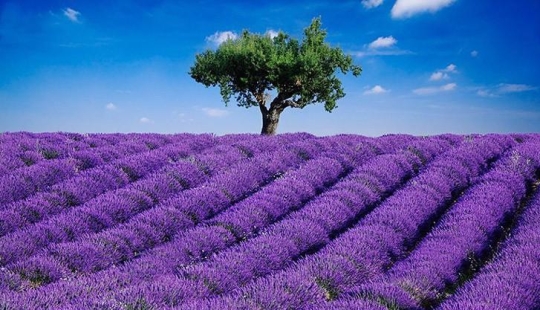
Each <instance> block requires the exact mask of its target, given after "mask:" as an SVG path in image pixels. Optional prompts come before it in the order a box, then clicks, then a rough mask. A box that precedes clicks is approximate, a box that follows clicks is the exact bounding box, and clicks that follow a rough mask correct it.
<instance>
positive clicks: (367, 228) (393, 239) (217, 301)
mask: <svg viewBox="0 0 540 310" xmlns="http://www.w3.org/2000/svg"><path fill="white" fill-rule="evenodd" d="M513 144H515V142H513V140H512V139H510V138H507V139H501V138H500V137H499V138H495V139H488V138H484V139H480V140H478V141H473V142H468V143H465V142H464V143H462V144H461V145H460V146H459V147H457V148H456V149H453V150H449V151H446V152H444V153H443V154H441V155H439V156H437V157H436V158H435V160H434V161H433V162H431V163H430V164H428V165H427V167H426V168H425V169H422V171H421V173H420V174H418V175H417V176H415V177H413V178H411V179H410V180H409V181H408V182H407V183H406V184H405V185H404V186H403V187H402V188H401V189H399V190H398V191H396V192H395V193H393V195H391V196H390V197H388V198H387V199H386V200H384V201H382V203H381V204H379V205H378V206H377V207H376V208H375V209H374V210H373V211H372V212H370V213H368V214H367V215H366V216H364V217H363V218H361V219H360V220H359V221H358V223H357V224H356V225H352V226H351V227H349V229H348V230H347V231H346V232H345V233H343V234H340V235H339V236H335V238H334V239H333V240H332V242H330V243H329V244H328V245H327V246H326V247H324V248H323V249H321V250H320V251H318V252H317V253H315V254H313V255H309V256H307V257H306V258H304V259H302V260H301V261H298V262H297V263H296V264H295V265H293V266H292V267H290V268H286V269H284V270H282V271H281V272H278V273H276V274H274V275H272V276H270V277H266V278H262V279H260V280H257V281H252V282H251V283H247V284H246V285H244V287H243V288H241V289H239V290H236V291H232V293H231V294H227V295H225V296H222V297H217V298H210V299H206V300H202V301H201V300H195V301H193V302H190V303H187V304H186V305H184V306H183V308H186V309H213V308H216V309H217V308H231V307H232V308H234V307H243V308H261V309H274V308H281V307H283V308H295V309H302V308H313V307H321V306H322V305H323V304H324V303H325V302H326V301H327V300H334V299H337V298H338V297H340V296H342V295H344V294H346V292H347V291H348V290H351V288H354V287H355V286H357V285H359V284H361V283H363V282H366V281H368V280H370V279H373V278H375V277H376V276H377V275H381V274H384V272H385V271H386V270H387V269H388V268H389V267H390V266H391V265H392V264H393V262H395V261H399V260H400V259H401V258H402V257H403V256H404V255H405V252H406V250H407V249H408V248H410V246H411V245H412V244H414V242H415V240H418V239H419V238H420V237H421V235H422V230H424V229H423V227H424V226H426V224H427V223H429V222H431V220H432V218H433V213H437V212H443V211H444V209H446V208H447V207H448V201H451V200H452V199H453V198H454V195H455V194H456V193H458V192H460V191H461V190H463V189H464V188H466V187H467V186H468V185H469V183H470V182H472V179H473V178H474V177H476V176H477V175H479V174H480V173H482V172H483V171H484V170H486V169H487V167H486V163H487V162H489V161H490V160H491V159H495V158H497V157H498V156H499V155H500V154H501V153H503V152H504V151H505V150H506V149H508V148H510V147H511V146H512V145H513ZM321 216H322V217H326V218H327V219H325V220H326V221H335V220H336V219H335V218H333V217H334V216H333V214H331V213H329V212H327V213H326V214H323V215H321ZM299 233H302V232H299ZM332 306H334V305H332Z"/></svg>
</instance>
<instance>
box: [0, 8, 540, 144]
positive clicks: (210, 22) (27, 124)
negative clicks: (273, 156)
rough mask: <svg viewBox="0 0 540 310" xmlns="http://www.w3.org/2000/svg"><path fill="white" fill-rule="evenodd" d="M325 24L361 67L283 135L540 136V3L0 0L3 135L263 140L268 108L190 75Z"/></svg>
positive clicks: (290, 122) (300, 113)
mask: <svg viewBox="0 0 540 310" xmlns="http://www.w3.org/2000/svg"><path fill="white" fill-rule="evenodd" d="M317 16H321V18H322V22H323V28H325V29H326V30H327V31H328V37H327V41H328V42H329V43H330V44H331V45H333V46H339V47H341V48H342V49H343V51H345V52H346V53H348V54H350V55H352V56H353V59H354V61H355V63H356V64H358V65H360V66H361V67H362V68H363V73H362V75H361V76H360V77H358V78H354V77H353V76H352V75H345V76H342V81H343V85H344V88H345V92H346V93H347V96H346V97H345V98H343V99H341V100H340V101H338V108H337V109H335V110H334V111H333V112H332V113H328V112H325V111H324V107H323V105H322V104H319V105H312V106H308V107H307V108H305V109H303V110H298V109H287V110H285V111H284V112H283V114H282V117H281V121H280V125H279V128H278V132H281V133H283V132H298V131H302V132H310V133H313V134H316V135H333V134H338V133H356V134H362V135H368V136H378V135H382V134H387V133H409V134H414V135H431V134H439V133H459V134H463V133H488V132H499V133H508V132H540V57H538V55H540V1H538V0H522V1H502V0H500V1H499V0H495V1H493V0H477V1H470V0H431V1H427V0H425V1H422V0H363V1H361V0H356V1H339V2H337V1H317V0H311V1H272V2H266V3H263V4H261V3H258V2H255V1H254V2H253V3H246V2H244V1H220V2H213V1H195V0H193V1H172V0H161V1H159V0H158V1H150V0H120V1H99V0H98V1H88V0H86V1H83V0H79V1H77V0H71V1H67V0H66V1H60V0H50V1H42V0H16V1H15V0H8V1H5V0H0V132H5V131H34V132H44V131H47V132H51V131H69V132H158V133H175V132H194V133H202V132H212V133H216V134H220V135H221V134H227V133H241V132H247V133H258V132H260V127H261V119H260V118H261V117H260V112H259V110H258V109H256V108H251V109H245V108H240V107H237V106H236V105H235V104H234V102H231V103H230V104H229V106H228V107H226V106H225V105H224V103H223V102H222V101H221V98H220V96H219V89H217V88H205V87H204V86H203V85H200V84H197V83H196V82H195V81H194V80H192V79H191V78H190V77H189V75H188V71H189V68H190V66H191V65H192V64H193V61H194V59H195V55H196V54H197V53H200V52H203V51H204V50H206V49H209V48H216V46H218V44H219V42H220V40H222V39H223V38H227V37H231V36H232V37H234V35H235V34H238V33H241V31H242V30H243V29H248V30H250V31H252V32H257V33H261V34H263V33H271V32H272V31H284V32H286V33H288V34H290V35H292V36H294V37H297V38H301V36H302V31H303V29H304V28H305V27H306V26H308V25H309V23H310V22H311V20H312V18H314V17H317Z"/></svg>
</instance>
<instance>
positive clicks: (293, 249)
mask: <svg viewBox="0 0 540 310" xmlns="http://www.w3.org/2000/svg"><path fill="white" fill-rule="evenodd" d="M539 180H540V135H537V134H515V135H468V136H461V135H439V136H430V137H416V136H410V135H387V136H382V137H378V138H368V137H363V136H359V135H336V136H328V137H315V136H312V135H310V134H305V133H297V134H282V135H277V136H259V135H251V134H238V135H225V136H214V135H209V134H175V135H161V134H85V135H81V134H72V133H40V134H33V133H26V132H19V133H3V134H0V309H10V310H11V309H445V310H446V309H538V308H539V307H540V247H539V246H538V244H540V192H539V191H538V190H537V187H538V185H539V183H540V182H539Z"/></svg>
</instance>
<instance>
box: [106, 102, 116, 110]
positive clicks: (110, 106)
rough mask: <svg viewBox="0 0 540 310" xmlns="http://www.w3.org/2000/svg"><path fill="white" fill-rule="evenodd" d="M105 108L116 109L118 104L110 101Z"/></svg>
mask: <svg viewBox="0 0 540 310" xmlns="http://www.w3.org/2000/svg"><path fill="white" fill-rule="evenodd" d="M105 109H107V110H109V111H114V110H116V109H117V107H116V105H114V103H111V102H109V103H108V104H107V105H106V106H105Z"/></svg>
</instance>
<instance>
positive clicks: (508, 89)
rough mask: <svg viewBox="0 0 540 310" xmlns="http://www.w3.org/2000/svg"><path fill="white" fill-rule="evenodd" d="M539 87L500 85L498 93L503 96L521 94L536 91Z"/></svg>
mask: <svg viewBox="0 0 540 310" xmlns="http://www.w3.org/2000/svg"><path fill="white" fill-rule="evenodd" d="M536 89H537V87H534V86H531V85H526V84H499V87H498V89H497V91H498V92H499V93H501V94H507V93H521V92H524V91H531V90H536Z"/></svg>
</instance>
